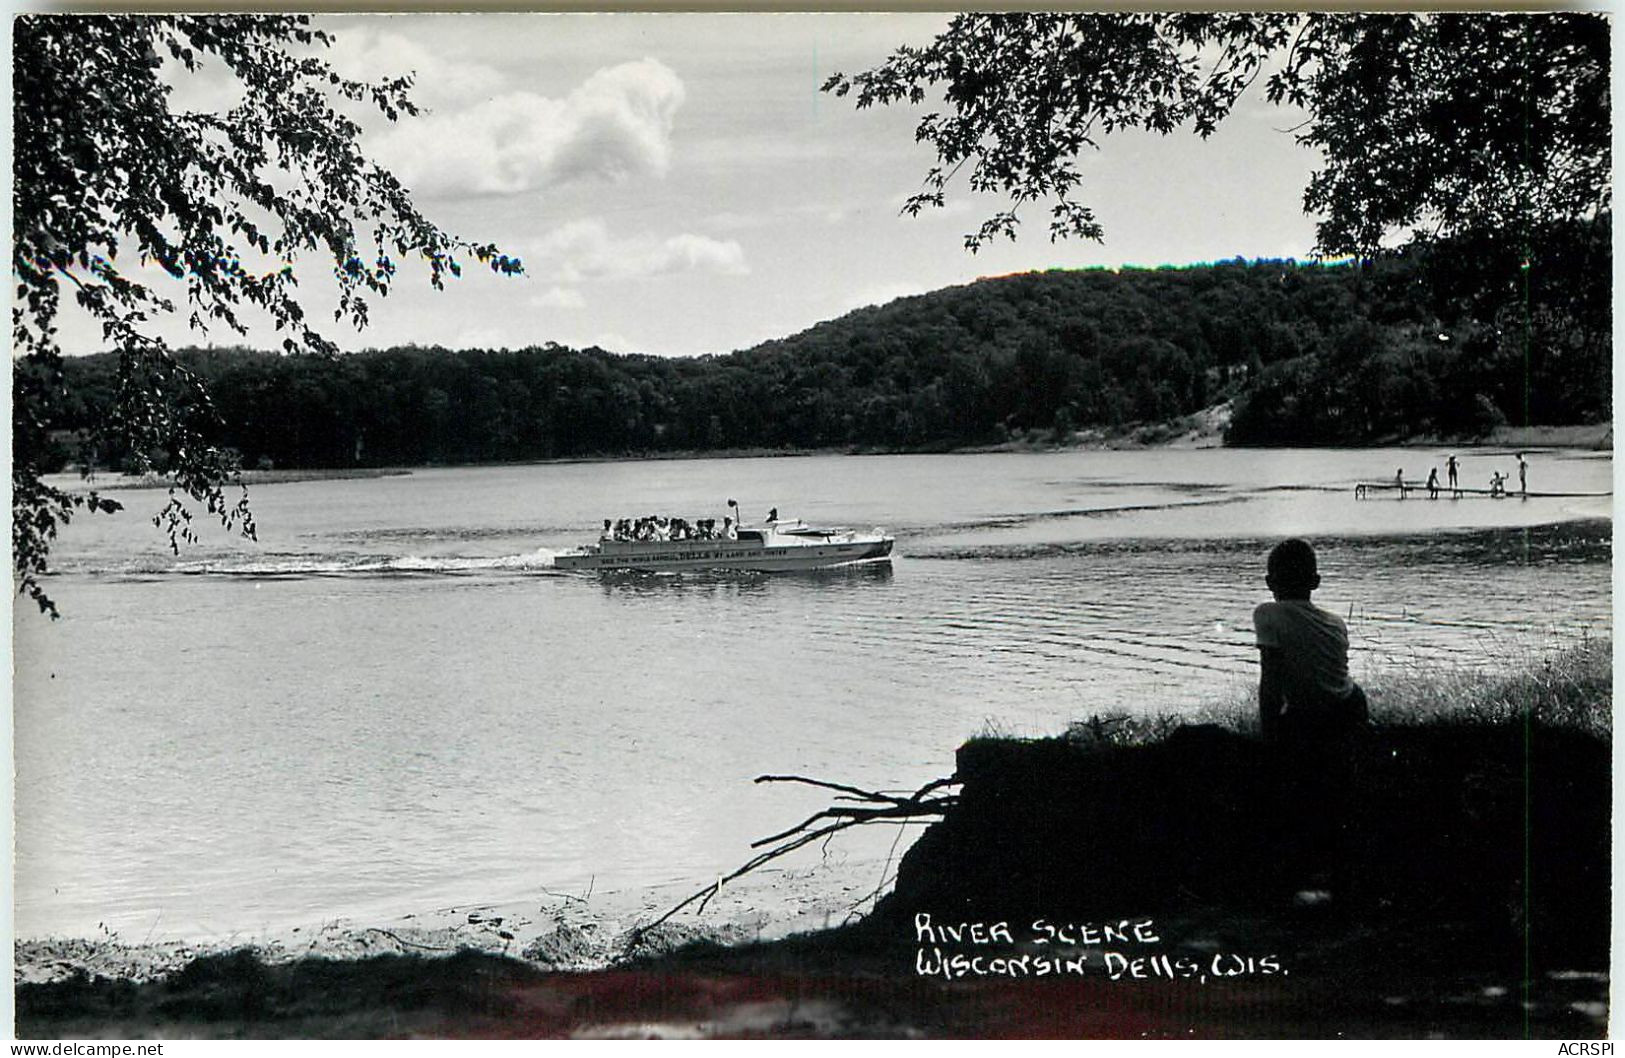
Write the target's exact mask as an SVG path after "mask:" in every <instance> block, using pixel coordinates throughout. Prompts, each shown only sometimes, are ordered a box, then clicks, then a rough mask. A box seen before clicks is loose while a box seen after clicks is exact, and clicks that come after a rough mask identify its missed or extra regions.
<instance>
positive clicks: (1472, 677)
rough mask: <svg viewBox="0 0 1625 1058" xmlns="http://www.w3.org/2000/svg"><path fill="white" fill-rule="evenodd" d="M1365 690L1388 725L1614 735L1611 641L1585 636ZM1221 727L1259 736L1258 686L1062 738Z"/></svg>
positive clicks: (1390, 676)
mask: <svg viewBox="0 0 1625 1058" xmlns="http://www.w3.org/2000/svg"><path fill="white" fill-rule="evenodd" d="M1362 685H1363V686H1364V688H1365V691H1366V695H1367V697H1368V698H1369V700H1370V703H1371V719H1372V721H1373V722H1374V723H1376V724H1379V725H1382V726H1385V727H1407V726H1418V725H1446V724H1462V725H1480V726H1482V725H1497V724H1510V723H1521V722H1523V720H1524V719H1525V718H1526V717H1527V718H1529V719H1531V720H1533V721H1534V722H1536V723H1540V724H1544V725H1547V726H1550V727H1558V728H1566V729H1570V730H1577V731H1583V732H1586V733H1587V734H1591V735H1595V736H1597V737H1599V738H1605V739H1607V738H1611V737H1612V734H1613V696H1614V663H1613V640H1612V639H1611V638H1608V637H1593V636H1586V637H1584V638H1583V639H1581V641H1580V642H1579V643H1578V644H1576V645H1574V646H1570V647H1566V648H1562V649H1556V650H1546V651H1544V652H1543V651H1540V650H1538V649H1536V648H1534V647H1530V646H1523V647H1508V648H1506V649H1504V650H1502V651H1501V652H1499V653H1498V654H1496V655H1494V656H1493V657H1487V658H1486V660H1485V661H1483V662H1480V663H1478V664H1476V665H1475V664H1468V663H1464V662H1447V661H1431V662H1426V661H1421V660H1415V659H1413V660H1409V661H1405V662H1387V663H1385V664H1382V665H1379V666H1376V667H1374V668H1370V669H1368V670H1367V671H1366V673H1365V674H1364V679H1363V681H1362ZM1188 724H1217V725H1218V726H1220V727H1224V728H1228V729H1230V730H1232V731H1237V732H1241V733H1254V732H1256V731H1257V730H1258V692H1257V689H1256V687H1241V686H1237V687H1235V688H1232V689H1231V690H1230V691H1229V692H1228V693H1227V694H1225V695H1223V696H1221V697H1218V698H1215V699H1214V700H1212V701H1209V702H1207V703H1205V704H1203V705H1201V706H1198V707H1197V708H1195V709H1193V710H1187V711H1182V712H1172V711H1159V712H1156V713H1138V714H1134V713H1125V712H1112V713H1102V714H1099V715H1096V716H1090V717H1087V718H1085V719H1082V720H1075V721H1073V722H1072V723H1071V724H1070V725H1068V727H1067V732H1066V735H1065V737H1066V738H1067V739H1068V740H1069V741H1072V742H1077V743H1079V744H1081V745H1089V746H1136V745H1145V744H1148V743H1152V742H1159V741H1161V740H1162V739H1164V738H1166V737H1167V736H1168V735H1169V734H1170V733H1172V732H1173V730H1174V729H1175V728H1177V727H1180V726H1183V725H1188Z"/></svg>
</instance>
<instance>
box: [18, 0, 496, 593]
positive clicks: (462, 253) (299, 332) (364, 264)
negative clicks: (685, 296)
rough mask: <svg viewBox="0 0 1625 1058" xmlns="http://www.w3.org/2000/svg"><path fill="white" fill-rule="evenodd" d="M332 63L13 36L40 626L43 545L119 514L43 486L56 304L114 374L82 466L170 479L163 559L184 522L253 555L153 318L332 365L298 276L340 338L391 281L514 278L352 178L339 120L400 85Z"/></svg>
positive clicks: (31, 561) (87, 24) (149, 41)
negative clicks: (418, 270)
mask: <svg viewBox="0 0 1625 1058" xmlns="http://www.w3.org/2000/svg"><path fill="white" fill-rule="evenodd" d="M330 44H331V38H330V37H329V36H328V35H327V34H326V33H323V32H321V31H320V30H317V29H313V28H311V26H310V20H309V18H308V17H307V16H265V15H224V16H207V15H172V16H168V15H166V16H147V15H35V16H25V17H20V18H18V19H16V20H15V22H14V25H13V50H12V75H13V83H14V84H15V85H16V86H17V88H18V90H17V91H16V92H15V93H14V94H13V97H12V130H13V133H12V134H13V159H14V160H13V193H12V210H13V233H12V271H13V275H14V279H15V282H16V285H17V289H16V300H15V303H14V307H13V310H12V343H13V356H14V358H15V359H14V367H13V420H12V441H13V462H12V519H13V521H12V524H13V529H12V563H13V571H14V575H15V577H16V580H17V586H18V590H19V591H20V592H26V593H27V594H28V595H29V596H30V597H31V598H33V599H34V600H35V601H36V602H37V603H38V604H39V606H40V608H41V610H42V611H45V612H48V613H50V614H52V615H53V616H55V614H56V608H55V606H54V605H53V604H52V602H51V600H50V599H49V597H48V596H47V595H46V593H45V592H44V590H43V588H42V586H41V581H40V578H41V577H43V576H44V575H45V574H46V572H47V567H48V562H47V559H48V555H49V551H50V547H51V543H52V541H53V540H54V539H55V537H56V534H57V532H58V530H59V528H60V527H61V526H63V525H65V524H67V522H68V521H69V520H70V519H71V518H72V517H73V516H74V515H75V514H76V513H78V512H81V511H84V512H98V511H100V512H106V511H112V510H116V509H117V508H118V504H117V503H115V502H112V501H109V500H106V499H105V498H101V497H98V496H97V494H96V493H94V492H89V493H82V492H79V491H75V490H69V489H63V488H58V487H56V486H54V485H51V484H48V483H47V482H45V481H44V480H43V476H44V473H45V472H46V470H47V468H48V467H49V466H50V456H49V453H50V451H51V448H52V438H51V437H50V431H49V426H48V424H49V422H50V421H51V411H52V408H53V405H54V404H55V403H56V402H59V401H61V400H63V399H65V398H66V394H65V393H64V391H63V389H62V385H61V371H60V362H61V356H62V352H63V351H62V349H61V348H60V346H59V344H58V331H57V322H58V318H59V314H60V312H61V310H62V308H63V297H64V295H66V296H68V297H71V298H72V299H73V302H74V303H75V304H77V306H78V307H79V309H81V310H82V311H83V312H85V313H86V314H88V315H89V316H90V317H91V318H92V319H93V320H95V321H96V322H97V323H99V325H100V328H101V335H102V339H103V340H104V341H105V342H107V343H109V344H110V345H112V346H113V347H115V348H116V349H118V350H119V354H120V370H119V385H118V391H117V392H118V398H117V401H116V404H115V406H114V408H113V410H112V411H111V412H110V413H109V414H108V415H107V416H106V418H105V419H104V421H102V422H101V423H100V424H99V425H98V427H97V428H96V429H95V430H93V431H92V436H90V437H87V438H85V439H84V446H83V447H84V452H83V453H82V455H83V458H81V460H80V464H81V466H82V467H88V466H89V460H88V457H90V456H91V455H93V453H94V452H95V451H97V450H107V449H109V448H112V447H119V448H123V449H127V450H128V451H130V452H131V453H132V457H133V461H134V466H133V468H132V469H134V470H136V471H138V472H145V473H155V474H159V475H164V476H166V477H167V478H168V479H169V481H170V482H171V486H172V487H171V489H170V494H169V500H168V503H166V505H165V506H164V507H163V508H162V509H161V510H160V511H159V512H158V514H157V516H156V517H155V519H154V521H155V523H156V524H157V525H158V526H159V527H160V528H161V529H162V530H164V531H165V533H166V534H167V536H168V538H169V542H170V545H171V547H172V548H175V549H178V547H179V545H180V543H182V542H184V541H186V540H189V539H191V530H190V525H191V517H192V516H191V511H190V506H189V503H197V504H202V505H203V507H204V508H205V509H206V510H207V512H208V513H209V514H210V515H211V516H213V517H215V518H217V519H218V520H219V521H220V522H221V524H222V525H224V526H225V527H226V528H227V529H230V530H235V531H238V532H241V533H243V534H244V535H246V536H249V537H252V536H253V535H254V522H253V518H252V515H251V513H250V511H249V508H248V505H247V493H246V489H243V488H242V486H241V479H240V476H239V472H238V468H237V466H236V464H235V461H234V459H233V458H232V456H231V455H230V453H227V452H224V451H221V450H219V449H218V448H216V447H214V446H213V445H212V444H210V443H209V442H208V441H207V440H206V429H207V426H208V425H209V424H210V423H212V422H213V421H214V418H215V415H214V410H213V407H212V405H211V403H210V400H209V395H208V393H207V391H206V389H205V387H204V386H203V385H202V383H201V382H200V381H199V380H198V378H197V377H196V376H194V375H193V374H192V373H191V372H189V371H188V370H186V368H185V367H183V366H182V365H181V364H179V363H177V362H176V360H175V359H174V358H173V357H172V356H171V355H170V352H169V349H168V347H167V346H166V344H165V343H164V341H163V340H162V339H161V338H160V337H159V336H158V335H157V334H156V333H155V327H154V324H155V323H156V322H158V321H159V320H160V318H162V317H166V316H171V315H173V314H177V313H182V312H184V313H185V317H186V319H187V321H188V323H189V324H190V326H191V327H192V328H193V329H195V330H198V331H207V330H208V329H209V328H211V327H222V328H225V329H227V330H229V331H231V332H234V333H236V334H244V333H246V332H247V329H248V324H247V322H245V318H244V315H243V313H244V312H245V310H250V311H256V312H259V313H262V314H264V315H267V316H268V317H269V318H270V320H271V322H272V323H273V324H274V326H275V328H276V330H277V331H278V332H279V333H282V334H283V335H284V337H283V340H282V346H283V348H284V350H286V351H289V352H295V351H309V352H315V353H323V354H327V355H332V354H333V353H335V352H336V347H335V346H334V345H333V343H332V342H331V341H329V340H328V339H326V338H325V337H323V336H322V334H321V333H320V332H319V331H318V330H317V328H316V327H315V326H314V325H312V324H311V322H310V321H309V320H307V318H306V313H305V310H304V307H303V306H302V304H301V302H300V300H299V297H298V294H299V290H298V287H299V279H300V272H299V270H298V266H299V265H300V263H301V262H303V261H305V260H307V259H309V258H312V257H315V258H317V259H320V260H326V261H330V262H331V274H332V277H333V280H334V282H335V283H336V285H337V289H338V301H337V308H336V309H335V311H334V321H335V322H340V323H348V324H350V325H353V326H355V327H357V328H361V327H364V326H365V325H366V323H367V320H368V313H369V311H370V301H369V299H370V298H373V297H379V298H381V297H385V296H387V295H388V294H389V292H390V289H391V287H392V285H393V283H394V282H395V280H396V278H397V275H398V270H399V266H400V265H399V263H400V262H402V261H406V260H415V261H418V262H421V263H422V264H423V265H425V266H426V267H427V269H428V276H429V281H430V283H431V284H432V285H433V286H434V287H435V288H436V289H440V288H442V287H443V286H444V284H445V280H446V277H447V276H457V275H460V274H461V272H462V268H463V263H462V262H463V260H465V259H471V260H472V261H474V262H476V263H478V264H481V265H484V266H488V267H489V268H491V269H492V270H493V271H494V272H497V273H499V274H504V275H512V274H516V273H519V272H520V271H522V266H521V264H520V262H519V261H518V260H517V259H516V258H512V257H509V256H507V255H505V254H503V253H501V252H500V251H499V250H498V249H497V248H496V247H495V246H494V245H490V244H482V243H475V242H471V241H468V240H466V239H462V238H459V237H457V236H454V235H451V234H448V233H447V232H444V231H442V230H441V229H440V228H438V227H436V226H435V225H434V224H433V223H432V222H430V221H429V220H428V219H427V218H425V217H424V216H423V215H422V214H421V213H420V212H419V211H418V209H417V207H416V206H415V204H414V203H413V201H412V198H411V195H410V193H409V191H408V190H407V189H406V188H405V187H403V186H402V185H401V183H400V181H399V180H397V179H396V178H395V177H394V176H393V175H392V174H391V173H390V172H389V171H388V170H386V169H384V168H382V167H381V166H379V165H377V164H375V163H373V162H371V161H370V160H368V158H367V157H366V156H365V154H364V153H363V151H362V149H361V143H360V141H361V134H362V127H361V124H360V121H359V119H358V118H357V117H356V116H355V113H356V112H365V111H369V110H370V111H372V112H374V113H377V114H380V115H382V117H383V118H385V119H387V120H389V121H395V120H398V119H400V118H403V117H409V116H412V115H415V114H417V113H418V109H417V107H416V106H415V105H414V104H413V102H412V100H411V97H410V88H411V78H410V77H400V78H394V79H390V80H385V81H381V82H378V83H368V82H364V81H357V80H352V79H350V78H347V77H344V76H341V75H340V74H339V73H337V72H336V71H335V70H334V69H333V68H332V67H331V66H330V65H329V64H328V63H327V62H326V61H325V60H324V59H323V58H322V57H321V55H320V51H321V49H323V48H325V47H327V46H328V45H330ZM205 71H207V72H208V73H210V74H213V75H220V74H223V75H224V76H225V79H226V80H227V81H228V82H229V84H230V89H229V90H228V91H227V93H226V94H225V95H224V96H223V98H227V99H231V100H232V102H231V103H230V105H229V106H226V107H224V108H222V109H219V110H183V109H181V108H179V107H178V106H176V105H175V103H174V91H173V87H172V80H173V79H174V78H177V77H186V76H196V75H199V74H201V73H204V72H205ZM324 271H325V269H324ZM160 276H161V277H163V279H162V281H164V282H167V283H168V284H169V287H170V288H171V290H173V291H175V292H174V293H170V292H166V291H165V290H164V289H162V288H161V287H160V285H159V283H160V278H159V277H160ZM177 302H180V303H181V304H177ZM228 489H233V490H236V491H237V494H238V498H236V499H233V498H230V497H228V496H227V490H228Z"/></svg>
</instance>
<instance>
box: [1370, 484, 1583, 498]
mask: <svg viewBox="0 0 1625 1058" xmlns="http://www.w3.org/2000/svg"><path fill="white" fill-rule="evenodd" d="M1384 492H1391V493H1395V494H1396V495H1394V496H1392V497H1389V496H1374V495H1373V493H1384ZM1413 492H1414V493H1420V494H1421V495H1422V496H1424V497H1426V498H1428V499H1467V498H1474V499H1476V498H1479V497H1483V498H1486V499H1492V500H1581V499H1584V500H1601V499H1607V498H1608V497H1610V496H1612V495H1613V493H1612V492H1534V491H1530V492H1519V491H1517V490H1516V489H1505V490H1503V491H1501V492H1491V491H1490V490H1489V489H1470V488H1459V489H1453V488H1450V487H1449V486H1448V485H1440V486H1439V492H1438V495H1437V496H1433V495H1430V494H1429V492H1428V487H1427V482H1425V481H1414V482H1413V481H1407V482H1405V484H1404V485H1403V486H1400V485H1398V484H1396V483H1395V482H1393V481H1360V482H1356V483H1355V486H1354V498H1355V499H1357V500H1365V499H1400V500H1402V499H1405V498H1406V497H1407V496H1409V495H1410V494H1411V493H1413Z"/></svg>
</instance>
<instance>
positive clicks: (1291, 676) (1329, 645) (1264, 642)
mask: <svg viewBox="0 0 1625 1058" xmlns="http://www.w3.org/2000/svg"><path fill="white" fill-rule="evenodd" d="M1253 629H1254V630H1255V631H1256V632H1257V633H1258V645H1259V646H1260V647H1272V648H1274V649H1276V650H1279V651H1280V652H1281V654H1282V655H1283V657H1282V660H1283V661H1284V662H1285V664H1284V665H1283V666H1282V670H1283V672H1282V676H1283V679H1284V681H1285V683H1286V686H1285V687H1284V688H1283V689H1284V690H1285V691H1286V699H1287V703H1288V705H1287V707H1288V708H1289V709H1290V708H1291V704H1292V703H1293V702H1301V701H1305V700H1306V699H1311V698H1329V699H1337V698H1343V697H1346V696H1347V695H1348V694H1349V693H1350V692H1351V691H1352V690H1353V689H1354V683H1353V681H1352V680H1350V679H1349V632H1348V628H1347V627H1346V626H1345V625H1344V624H1343V620H1342V618H1340V617H1338V616H1337V615H1336V614H1334V613H1329V612H1327V611H1326V610H1322V609H1321V608H1320V607H1318V606H1316V605H1315V604H1314V603H1312V602H1310V601H1309V600H1308V599H1282V600H1278V601H1276V602H1267V603H1263V604H1262V605H1260V606H1259V607H1258V609H1256V610H1254V611H1253Z"/></svg>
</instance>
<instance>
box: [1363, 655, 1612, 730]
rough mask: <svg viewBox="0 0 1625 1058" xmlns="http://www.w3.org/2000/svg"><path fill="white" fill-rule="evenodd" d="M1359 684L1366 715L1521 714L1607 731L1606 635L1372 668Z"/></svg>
mask: <svg viewBox="0 0 1625 1058" xmlns="http://www.w3.org/2000/svg"><path fill="white" fill-rule="evenodd" d="M1368 682H1369V685H1368V686H1367V688H1366V692H1367V694H1368V695H1369V697H1370V699H1371V716H1372V719H1373V720H1374V721H1376V722H1377V723H1380V724H1385V725H1390V726H1405V725H1415V724H1441V723H1443V724H1507V723H1514V722H1522V721H1523V720H1524V719H1525V718H1526V717H1527V718H1529V719H1532V720H1534V721H1535V722H1537V723H1542V724H1546V725H1548V726H1551V727H1560V728H1568V729H1572V730H1578V731H1584V732H1587V733H1588V734H1592V735H1596V736H1598V737H1601V738H1610V737H1611V736H1612V734H1613V699H1614V661H1613V640H1612V639H1611V638H1608V637H1591V636H1587V637H1585V638H1583V639H1582V640H1581V641H1580V642H1579V643H1578V644H1576V645H1574V646H1572V647H1568V648H1566V649H1563V650H1555V651H1547V652H1544V653H1541V652H1537V651H1533V650H1528V651H1526V652H1523V653H1522V654H1521V655H1517V654H1514V655H1513V656H1510V657H1507V658H1506V659H1505V660H1503V661H1502V662H1501V663H1500V664H1490V665H1483V664H1481V665H1476V666H1475V665H1468V664H1450V663H1433V664H1429V665H1417V664H1407V665H1404V666H1390V667H1383V668H1379V669H1377V670H1376V671H1373V672H1371V673H1369V674H1368Z"/></svg>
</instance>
